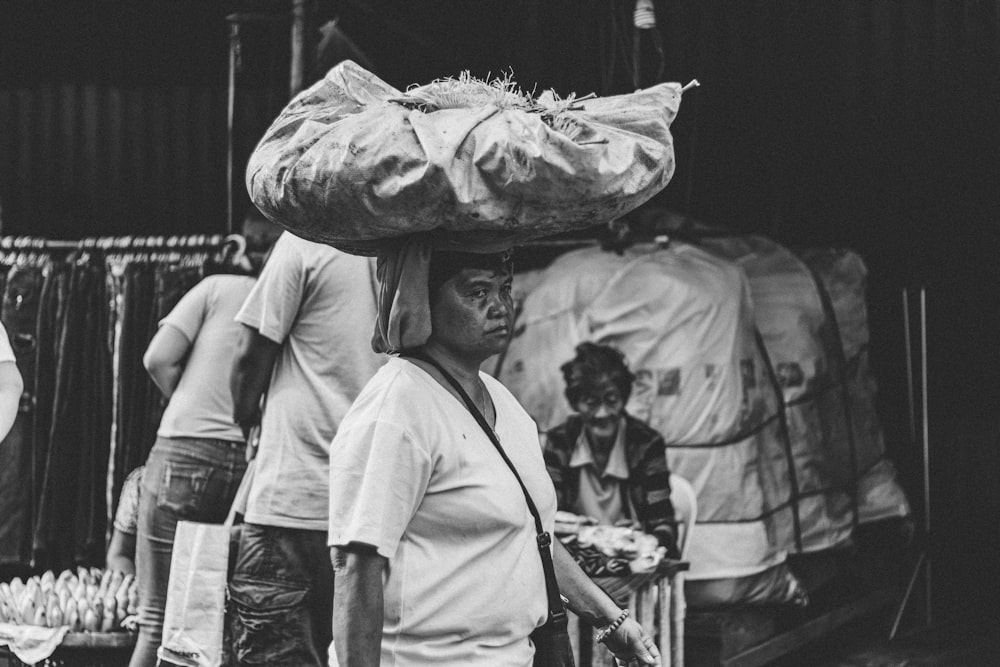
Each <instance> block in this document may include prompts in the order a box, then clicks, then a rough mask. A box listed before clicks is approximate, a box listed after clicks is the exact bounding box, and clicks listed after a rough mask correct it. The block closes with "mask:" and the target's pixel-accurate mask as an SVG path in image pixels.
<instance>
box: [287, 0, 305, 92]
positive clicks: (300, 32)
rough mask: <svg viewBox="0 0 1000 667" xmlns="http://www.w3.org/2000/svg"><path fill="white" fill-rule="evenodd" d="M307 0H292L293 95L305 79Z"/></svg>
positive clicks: (290, 85)
mask: <svg viewBox="0 0 1000 667" xmlns="http://www.w3.org/2000/svg"><path fill="white" fill-rule="evenodd" d="M306 2H307V0H292V64H291V75H290V77H289V87H290V89H291V90H290V92H291V95H290V96H291V97H295V95H296V94H298V92H299V91H300V90H302V84H303V81H304V80H305V72H306V63H305V56H306V44H305V43H306Z"/></svg>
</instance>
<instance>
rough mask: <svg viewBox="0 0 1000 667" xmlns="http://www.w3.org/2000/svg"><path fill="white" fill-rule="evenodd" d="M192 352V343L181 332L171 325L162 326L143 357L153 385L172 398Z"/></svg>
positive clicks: (143, 362)
mask: <svg viewBox="0 0 1000 667" xmlns="http://www.w3.org/2000/svg"><path fill="white" fill-rule="evenodd" d="M190 350H191V341H189V340H188V338H187V336H185V335H184V334H183V333H181V330H180V329H178V328H177V327H174V326H172V325H170V324H164V325H163V326H161V327H160V328H159V329H158V330H157V332H156V335H155V336H153V340H151V341H149V347H147V348H146V353H145V354H144V355H143V356H142V365H143V366H145V367H146V372H148V373H149V377H151V378H152V379H153V384H155V385H156V386H157V387H159V389H160V391H161V392H163V395H164V396H166V397H167V398H170V397H171V396H172V395H173V393H174V390H175V389H177V383H179V382H180V381H181V375H183V374H184V362H185V360H186V359H187V355H188V352H189V351H190Z"/></svg>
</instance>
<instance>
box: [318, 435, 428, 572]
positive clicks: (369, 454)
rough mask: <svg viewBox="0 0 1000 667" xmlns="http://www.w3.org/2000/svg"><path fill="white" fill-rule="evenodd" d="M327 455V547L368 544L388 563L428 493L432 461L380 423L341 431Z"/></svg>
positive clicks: (406, 437)
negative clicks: (328, 528)
mask: <svg viewBox="0 0 1000 667" xmlns="http://www.w3.org/2000/svg"><path fill="white" fill-rule="evenodd" d="M330 452H331V455H330V532H329V544H330V546H346V545H348V544H350V543H351V542H357V543H361V544H367V545H370V546H373V547H375V549H376V550H377V551H378V553H379V554H380V555H382V556H384V557H385V558H389V559H391V558H392V557H393V556H394V555H395V553H396V548H397V547H398V546H399V541H400V539H401V538H402V536H403V533H404V532H405V531H406V527H407V525H408V524H409V522H410V518H411V517H412V516H413V514H414V512H416V510H417V507H418V506H419V505H420V502H421V501H422V500H423V497H424V494H425V493H426V491H427V486H428V484H429V483H430V476H431V470H432V463H431V457H430V456H429V455H428V453H427V452H426V451H425V450H424V449H423V448H422V447H421V446H419V445H418V444H417V443H416V442H415V441H414V438H413V437H412V436H411V435H410V434H409V433H407V432H406V431H405V430H404V429H402V428H401V427H399V426H397V425H395V424H391V423H385V422H379V421H369V422H366V423H360V424H358V425H357V427H356V428H348V429H347V430H346V432H345V431H344V430H343V429H342V430H341V431H340V432H338V433H337V436H336V437H335V438H334V441H333V444H332V445H331V446H330Z"/></svg>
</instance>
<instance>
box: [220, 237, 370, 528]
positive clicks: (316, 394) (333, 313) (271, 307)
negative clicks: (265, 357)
mask: <svg viewBox="0 0 1000 667" xmlns="http://www.w3.org/2000/svg"><path fill="white" fill-rule="evenodd" d="M376 294H377V281H376V277H375V260H374V259H371V258H367V257H357V256H354V255H348V254H346V253H343V252H341V251H339V250H335V249H334V248H331V247H329V246H325V245H321V244H318V243H312V242H310V241H305V240H303V239H301V238H299V237H297V236H295V235H293V234H289V233H288V232H285V233H284V234H282V235H281V236H280V237H279V238H278V241H277V243H276V244H275V246H274V249H273V250H272V252H271V257H270V258H269V259H268V261H267V264H266V265H265V266H264V270H263V271H262V272H261V275H260V278H259V279H258V280H257V284H256V285H255V286H254V288H253V290H252V291H251V292H250V296H248V297H247V300H246V303H245V304H244V305H243V308H242V309H241V310H240V312H239V314H238V315H237V316H236V319H237V320H238V321H239V322H242V323H243V324H246V325H247V326H250V327H252V328H254V329H256V330H257V331H259V332H260V333H261V334H262V335H264V336H266V337H267V338H269V339H271V340H273V341H274V342H276V343H282V347H281V352H280V354H279V355H278V359H277V361H276V362H275V366H274V370H273V372H272V374H271V383H270V386H269V387H268V390H267V398H266V400H265V402H264V414H263V417H262V419H261V434H260V449H259V450H258V452H257V466H256V472H255V473H254V479H253V482H252V484H251V487H250V497H249V500H248V506H247V513H246V520H247V522H249V523H257V524H261V525H267V526H283V527H286V528H301V529H306V530H322V531H326V529H327V512H328V511H329V501H328V496H329V489H328V484H329V471H328V468H329V460H330V455H329V452H330V441H331V440H332V439H333V436H334V435H336V433H337V427H338V426H339V425H340V422H341V420H342V419H343V418H344V415H345V414H347V410H348V408H350V407H351V403H352V402H353V401H354V398H355V397H356V396H357V395H358V393H359V392H360V391H361V389H362V388H363V387H364V386H365V383H367V382H368V380H370V379H371V377H372V376H373V375H374V374H375V371H377V370H378V368H379V366H381V365H382V364H383V363H385V360H386V357H385V356H384V355H381V354H376V353H375V352H373V351H372V347H371V336H372V331H373V330H374V325H375V314H376V305H375V295H376Z"/></svg>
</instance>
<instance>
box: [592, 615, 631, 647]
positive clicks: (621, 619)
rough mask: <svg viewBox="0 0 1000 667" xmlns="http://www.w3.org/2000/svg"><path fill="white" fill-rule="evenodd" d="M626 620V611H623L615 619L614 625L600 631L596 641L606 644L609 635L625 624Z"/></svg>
mask: <svg viewBox="0 0 1000 667" xmlns="http://www.w3.org/2000/svg"><path fill="white" fill-rule="evenodd" d="M626 618H628V609H623V610H622V613H621V614H620V615H619V616H618V618H616V619H615V621H614V623H612V624H611V625H609V626H608V627H606V628H604V629H603V630H601V632H600V633H599V634H598V635H597V641H598V642H599V643H601V644H603V643H604V642H606V641H607V639H608V637H610V636H611V633H612V632H614V631H615V630H617V629H618V628H619V627H620V626H621V624H622V623H624V622H625V619H626Z"/></svg>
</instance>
